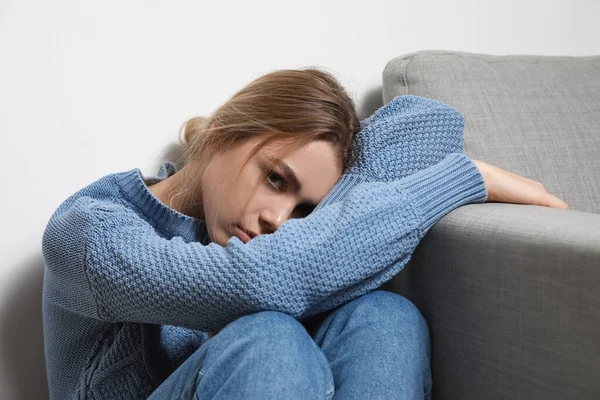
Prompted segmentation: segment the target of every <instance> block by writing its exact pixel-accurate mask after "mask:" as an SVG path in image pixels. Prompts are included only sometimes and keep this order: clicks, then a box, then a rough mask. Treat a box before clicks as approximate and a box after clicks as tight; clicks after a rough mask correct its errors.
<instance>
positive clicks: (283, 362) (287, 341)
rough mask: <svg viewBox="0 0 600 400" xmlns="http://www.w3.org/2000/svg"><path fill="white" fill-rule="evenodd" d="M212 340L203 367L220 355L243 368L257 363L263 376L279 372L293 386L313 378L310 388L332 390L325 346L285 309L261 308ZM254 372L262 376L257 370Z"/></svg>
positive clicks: (228, 326)
mask: <svg viewBox="0 0 600 400" xmlns="http://www.w3.org/2000/svg"><path fill="white" fill-rule="evenodd" d="M211 341H212V343H210V344H209V343H208V342H207V344H209V349H208V356H207V359H206V360H205V361H207V362H206V363H205V365H204V366H203V368H204V369H207V368H209V367H210V366H211V365H215V363H217V360H218V359H221V360H223V362H224V363H225V364H233V365H240V366H241V367H240V368H244V367H243V366H250V365H254V366H257V368H259V369H260V374H261V377H269V379H275V378H274V377H275V376H276V377H277V379H278V380H280V381H283V382H287V383H286V384H289V385H291V386H293V387H302V385H304V384H305V383H307V382H310V383H311V385H313V386H315V385H316V387H314V388H313V389H311V390H315V391H316V392H318V393H320V394H323V393H329V392H331V391H332V390H333V375H332V373H331V367H330V365H329V362H328V361H327V358H326V357H325V355H324V354H323V352H322V350H321V349H320V348H319V346H318V345H317V344H316V343H315V342H314V341H313V339H312V337H311V336H310V335H309V333H308V332H307V331H306V329H305V328H304V326H303V325H302V324H301V323H300V322H299V321H297V320H296V319H294V318H293V317H290V316H288V315H286V314H284V313H281V312H276V311H262V312H258V313H253V314H248V315H245V316H243V317H240V318H238V319H237V320H235V321H233V322H231V323H230V324H228V325H227V326H225V328H223V329H222V330H221V331H220V332H219V333H218V334H217V335H215V336H214V337H213V338H212V339H210V340H209V342H211ZM225 360H227V361H225ZM247 373H249V372H247ZM253 374H254V375H255V377H256V379H261V378H259V377H257V375H258V372H257V371H254V372H253Z"/></svg>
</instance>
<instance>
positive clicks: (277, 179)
mask: <svg viewBox="0 0 600 400" xmlns="http://www.w3.org/2000/svg"><path fill="white" fill-rule="evenodd" d="M267 179H268V180H269V182H270V183H271V185H273V186H274V187H275V188H276V189H278V190H280V189H281V188H282V187H284V186H285V181H284V180H283V178H282V177H281V175H279V174H276V173H275V172H271V173H269V174H268V175H267ZM279 185H280V186H279Z"/></svg>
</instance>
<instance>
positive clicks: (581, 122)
mask: <svg viewBox="0 0 600 400" xmlns="http://www.w3.org/2000/svg"><path fill="white" fill-rule="evenodd" d="M402 94H413V95H418V96H424V97H429V98H434V99H438V100H441V101H444V102H446V103H448V104H450V105H451V106H453V107H455V108H456V109H458V110H460V111H461V112H462V114H463V115H464V117H465V153H466V154H467V155H469V156H470V157H471V158H472V159H478V160H482V161H484V162H487V163H489V164H492V165H495V166H498V167H500V168H503V169H506V170H508V171H511V172H514V173H516V174H519V175H523V176H525V177H528V178H530V179H534V180H536V181H540V182H541V183H543V184H544V186H545V187H546V190H547V191H548V192H550V193H552V194H555V195H556V196H558V197H559V198H561V199H563V200H564V201H566V202H567V203H568V204H569V206H570V210H559V209H551V208H547V207H540V206H531V205H516V204H504V203H486V204H471V205H467V206H463V207H460V208H458V209H456V210H454V211H452V212H451V213H449V214H448V215H446V216H445V217H444V218H443V219H442V220H441V221H440V222H438V223H437V224H436V225H435V226H434V227H433V228H432V229H431V230H430V231H429V232H428V234H427V235H426V236H425V238H424V239H423V240H422V241H421V243H420V244H419V246H418V247H417V249H416V251H415V253H414V254H413V256H412V259H411V261H410V262H409V263H408V264H407V265H406V267H405V269H404V270H403V271H402V272H401V273H400V274H399V275H398V276H397V277H396V278H395V279H393V280H392V281H390V282H388V283H386V284H385V285H384V286H383V287H382V288H383V289H386V290H392V291H395V292H398V293H400V294H403V295H405V296H407V297H408V298H409V299H411V300H412V301H413V302H414V303H415V304H416V305H417V307H418V308H419V309H420V310H421V312H422V314H423V315H424V317H425V319H426V320H427V322H428V324H429V330H430V334H431V340H432V372H433V383H434V388H433V398H434V399H436V398H437V399H441V400H451V399H461V400H469V399H487V400H492V399H544V400H551V399H557V400H558V399H561V400H564V399H599V398H600V56H594V57H548V56H546V57H542V56H490V55H482V54H470V53H460V52H447V51H424V52H418V53H412V54H407V55H404V56H401V57H397V58H395V59H393V60H391V61H390V62H389V63H388V64H387V65H386V67H385V70H384V72H383V101H384V103H387V102H389V101H390V100H391V99H392V98H394V97H395V96H398V95H402Z"/></svg>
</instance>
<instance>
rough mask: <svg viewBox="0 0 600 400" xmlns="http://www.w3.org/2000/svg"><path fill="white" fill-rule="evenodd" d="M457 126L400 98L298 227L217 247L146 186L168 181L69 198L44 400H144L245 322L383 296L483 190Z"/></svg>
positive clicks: (47, 254) (51, 268)
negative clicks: (216, 334) (219, 334)
mask: <svg viewBox="0 0 600 400" xmlns="http://www.w3.org/2000/svg"><path fill="white" fill-rule="evenodd" d="M462 128H463V120H462V116H461V115H460V113H458V112H457V111H456V110H453V109H452V108H450V107H449V106H447V105H445V104H444V103H441V102H438V101H434V100H429V99H423V98H419V97H415V96H400V97H397V98H395V99H394V100H393V101H392V102H390V103H388V104H387V105H386V106H384V107H382V108H381V109H379V110H378V111H377V112H376V113H375V114H374V115H373V116H371V117H370V118H369V119H367V120H365V121H363V122H362V129H361V131H360V132H359V134H358V136H357V141H356V144H357V145H356V147H355V151H356V162H355V163H354V164H353V165H352V166H351V167H350V168H348V170H347V171H345V172H344V174H343V175H342V177H341V178H340V180H339V181H338V183H337V184H336V186H335V187H334V188H333V189H332V190H331V191H330V192H329V194H328V195H327V196H326V198H325V199H323V201H322V202H321V203H320V204H319V205H318V207H317V208H316V209H315V210H314V211H313V212H312V213H311V214H310V215H309V216H307V217H306V218H303V219H292V220H289V221H287V222H286V223H284V224H283V225H282V226H281V227H280V228H279V229H278V230H277V231H276V232H274V233H272V234H265V235H261V236H258V237H256V238H254V239H252V240H251V241H250V242H248V243H246V244H243V243H242V242H241V241H240V240H239V239H238V238H237V237H232V238H230V239H229V242H228V244H227V246H226V247H222V246H219V245H218V244H216V243H211V242H210V240H209V239H208V235H207V231H206V225H205V223H204V221H203V220H199V219H195V218H192V217H189V216H186V215H183V214H181V213H179V212H177V211H175V210H173V209H171V208H168V207H167V206H166V205H164V204H162V203H161V202H160V201H159V200H158V199H157V198H156V197H154V196H153V194H152V193H151V192H150V191H149V189H148V187H147V185H149V184H152V183H155V182H157V181H159V180H162V179H165V178H166V177H168V176H170V175H172V174H174V173H175V172H176V171H177V168H176V166H175V165H174V164H173V163H171V162H165V163H163V165H162V166H161V167H160V170H159V171H158V173H157V175H155V176H143V175H142V173H141V172H140V170H139V169H133V170H130V171H125V172H120V173H113V174H110V175H107V176H105V177H103V178H101V179H99V180H97V181H95V182H93V183H91V184H90V185H88V186H86V187H84V188H83V189H81V190H79V191H78V192H76V193H74V194H73V195H71V196H70V197H69V198H67V199H66V200H65V201H64V202H63V203H62V204H61V205H60V206H59V207H58V208H57V210H56V211H55V212H54V213H53V215H52V216H51V218H50V220H49V222H48V224H47V227H46V229H45V231H44V235H43V241H42V249H43V255H44V260H45V264H46V269H45V275H44V291H43V321H44V345H45V356H46V368H47V376H48V383H49V390H50V397H51V399H72V398H77V399H83V398H85V399H142V398H146V397H147V396H149V395H150V394H151V393H152V392H153V391H154V390H155V389H156V388H157V387H158V386H159V385H160V383H161V382H162V381H163V380H164V379H166V377H167V376H169V374H171V373H172V372H173V371H174V370H175V369H176V368H177V367H178V366H179V365H180V364H181V363H182V362H183V361H185V359H186V358H188V357H189V356H190V355H191V354H192V353H193V352H194V351H195V350H196V349H197V348H198V347H199V346H200V345H202V343H204V342H205V341H206V340H208V336H207V333H206V332H210V331H219V330H220V329H222V328H223V327H224V326H225V325H226V324H228V323H230V322H231V321H233V320H235V319H236V318H238V317H240V316H243V315H245V314H248V313H252V312H257V311H261V310H277V311H281V312H284V313H287V314H289V315H292V316H294V317H296V318H298V319H299V320H303V319H305V318H308V317H311V316H314V315H316V314H318V313H320V312H323V311H327V310H330V309H332V308H335V307H337V306H339V305H341V304H343V303H345V302H347V301H349V300H351V299H353V298H356V297H358V296H360V295H363V294H365V293H367V292H369V291H372V290H374V289H376V288H378V287H379V286H380V285H381V284H383V283H384V282H386V281H387V280H389V279H391V278H392V277H393V276H394V275H396V274H397V273H398V272H399V271H400V270H401V269H402V267H403V266H404V265H405V264H406V262H407V261H408V260H409V258H410V256H411V254H412V252H413V251H414V249H415V247H416V246H417V245H418V243H419V241H420V240H421V239H422V238H423V236H424V235H425V233H426V232H427V231H428V229H429V228H430V227H431V226H432V225H433V224H435V223H436V222H437V221H438V220H439V219H441V218H442V217H443V216H444V215H445V214H447V213H448V212H450V211H452V210H453V209H455V208H457V207H460V206H461V205H464V204H468V203H482V202H484V201H485V200H486V197H487V191H486V187H485V185H484V182H483V178H482V176H481V174H480V173H479V170H478V169H477V167H476V166H475V164H474V163H473V162H472V161H471V160H470V159H469V158H468V157H467V156H466V155H464V154H462V146H463V141H462V140H463V139H462Z"/></svg>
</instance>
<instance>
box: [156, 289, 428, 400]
mask: <svg viewBox="0 0 600 400" xmlns="http://www.w3.org/2000/svg"><path fill="white" fill-rule="evenodd" d="M430 359H431V350H430V343H429V330H428V328H427V324H426V322H425V319H424V318H423V316H422V315H421V313H420V312H419V310H418V309H417V308H416V307H415V306H414V305H413V304H412V303H411V302H410V301H409V300H407V299H406V298H404V297H402V296H400V295H399V294H396V293H392V292H387V291H383V290H376V291H373V292H371V293H368V294H366V295H364V296H361V297H359V298H357V299H355V300H352V301H350V302H348V303H346V304H344V305H342V306H340V307H338V308H336V309H333V310H331V311H328V312H326V313H322V314H319V315H317V316H315V317H313V318H311V319H309V320H308V321H304V322H303V323H300V322H299V321H298V320H296V319H294V318H292V317H290V316H288V315H286V314H284V313H280V312H276V311H262V312H258V313H254V314H249V315H245V316H243V317H241V318H238V319H237V320H235V321H233V322H231V323H230V324H228V325H227V326H226V327H224V328H223V329H222V330H221V331H220V332H219V333H218V334H216V335H215V336H214V337H212V338H211V339H209V340H208V341H206V342H205V343H203V344H202V346H200V347H199V348H198V350H196V352H195V353H194V354H192V355H191V356H190V357H189V358H188V359H187V360H186V361H185V362H184V363H183V364H181V365H180V366H179V368H178V369H177V370H176V371H175V372H173V373H172V374H171V375H170V376H169V377H168V378H167V379H166V380H165V381H164V382H163V383H162V384H161V385H160V386H159V387H158V388H157V389H156V391H154V392H153V393H152V395H151V396H150V397H149V398H148V399H151V400H156V399H200V400H204V399H261V400H264V399H311V400H313V399H332V398H336V399H343V400H345V399H361V400H364V399H386V400H389V399H430V398H431V387H432V379H431V370H430Z"/></svg>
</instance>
